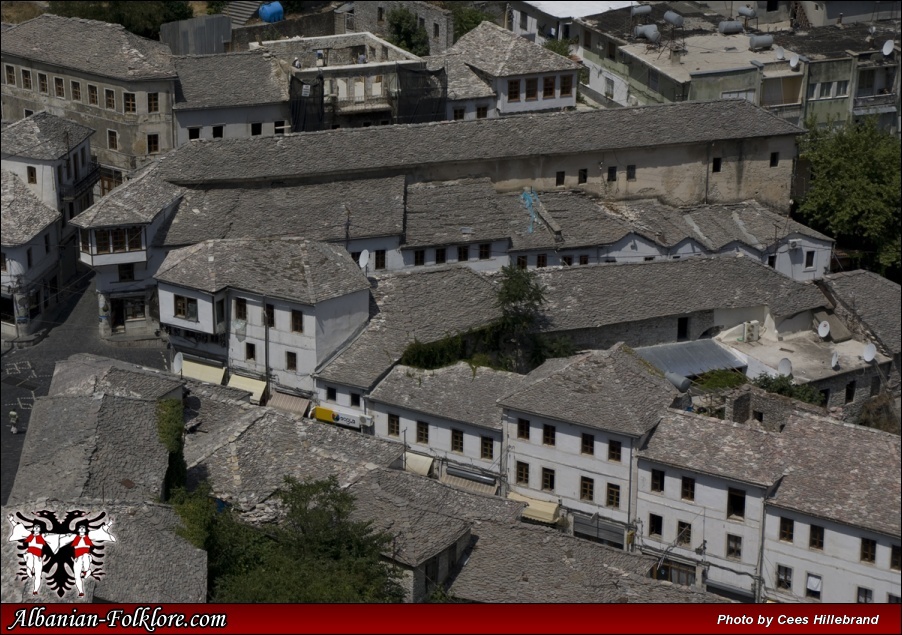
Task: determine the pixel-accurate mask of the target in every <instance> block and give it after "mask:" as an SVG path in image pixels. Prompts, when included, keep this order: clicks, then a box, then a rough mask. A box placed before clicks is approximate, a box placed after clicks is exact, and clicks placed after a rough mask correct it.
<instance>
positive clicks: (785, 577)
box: [777, 565, 792, 591]
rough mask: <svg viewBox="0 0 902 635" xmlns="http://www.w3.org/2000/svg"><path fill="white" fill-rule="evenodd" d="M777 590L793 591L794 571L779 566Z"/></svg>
mask: <svg viewBox="0 0 902 635" xmlns="http://www.w3.org/2000/svg"><path fill="white" fill-rule="evenodd" d="M777 588H778V589H786V590H789V591H791V590H792V569H790V568H789V567H784V566H783V565H777Z"/></svg>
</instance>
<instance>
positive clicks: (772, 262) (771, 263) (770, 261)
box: [767, 254, 777, 269]
mask: <svg viewBox="0 0 902 635" xmlns="http://www.w3.org/2000/svg"><path fill="white" fill-rule="evenodd" d="M767 266H768V267H770V268H771V269H774V268H776V266H777V255H776V254H770V255H769V256H768V257H767Z"/></svg>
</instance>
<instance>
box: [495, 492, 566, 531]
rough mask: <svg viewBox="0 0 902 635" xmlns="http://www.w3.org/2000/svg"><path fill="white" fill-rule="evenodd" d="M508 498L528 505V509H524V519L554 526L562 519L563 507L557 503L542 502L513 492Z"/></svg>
mask: <svg viewBox="0 0 902 635" xmlns="http://www.w3.org/2000/svg"><path fill="white" fill-rule="evenodd" d="M507 497H508V498H509V499H511V500H514V501H520V502H521V503H526V504H527V508H526V509H524V510H523V513H522V514H521V516H523V518H528V519H529V520H535V521H538V522H540V523H547V524H549V525H554V524H556V523H557V521H558V519H559V518H560V517H561V516H560V514H561V506H560V505H558V504H557V503H549V502H547V501H540V500H538V499H535V498H530V497H529V496H523V495H522V494H518V493H516V492H511V493H510V494H508V495H507Z"/></svg>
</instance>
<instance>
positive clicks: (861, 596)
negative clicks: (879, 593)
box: [857, 586, 874, 604]
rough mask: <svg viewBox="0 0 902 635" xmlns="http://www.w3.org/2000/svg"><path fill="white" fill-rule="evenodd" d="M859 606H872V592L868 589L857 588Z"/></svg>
mask: <svg viewBox="0 0 902 635" xmlns="http://www.w3.org/2000/svg"><path fill="white" fill-rule="evenodd" d="M857 602H858V603H859V604H872V603H873V602H874V592H873V591H871V590H870V589H866V588H864V587H863V586H860V587H858V600H857Z"/></svg>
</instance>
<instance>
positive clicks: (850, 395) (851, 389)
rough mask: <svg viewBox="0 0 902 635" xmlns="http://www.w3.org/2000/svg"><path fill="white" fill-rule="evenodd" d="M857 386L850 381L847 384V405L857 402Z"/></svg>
mask: <svg viewBox="0 0 902 635" xmlns="http://www.w3.org/2000/svg"><path fill="white" fill-rule="evenodd" d="M855 385H856V384H855V382H854V381H850V382H849V383H848V384H846V403H852V402H853V401H855Z"/></svg>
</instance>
